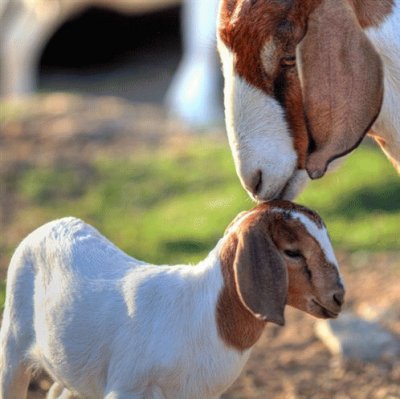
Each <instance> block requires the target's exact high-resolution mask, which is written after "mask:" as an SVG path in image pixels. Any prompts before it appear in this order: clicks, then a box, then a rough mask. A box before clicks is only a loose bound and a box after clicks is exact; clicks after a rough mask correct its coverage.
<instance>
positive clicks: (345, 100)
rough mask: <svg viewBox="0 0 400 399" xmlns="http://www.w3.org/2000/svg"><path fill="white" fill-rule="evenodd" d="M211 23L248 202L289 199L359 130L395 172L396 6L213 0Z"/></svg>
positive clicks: (398, 145)
mask: <svg viewBox="0 0 400 399" xmlns="http://www.w3.org/2000/svg"><path fill="white" fill-rule="evenodd" d="M218 25H219V28H218V47H219V51H220V55H221V60H222V63H223V72H224V77H225V94H224V96H225V114H226V123H227V130H228V136H229V141H230V145H231V149H232V152H233V156H234V160H235V165H236V169H237V172H238V175H239V177H240V179H241V182H242V185H243V186H244V187H245V188H246V190H247V191H248V192H249V194H250V195H251V196H253V197H255V198H256V199H258V200H263V199H273V198H286V199H292V198H294V197H295V196H296V194H297V193H298V192H299V191H300V190H301V189H302V187H303V185H304V183H306V182H307V180H308V178H307V173H306V172H308V175H309V177H311V178H319V177H321V176H323V174H324V173H325V171H326V169H327V167H328V165H329V164H330V162H332V161H333V160H334V159H336V158H338V157H341V156H343V155H345V154H347V153H349V152H350V151H352V150H353V149H354V148H356V147H357V146H358V145H359V143H360V142H361V140H362V139H363V137H364V135H365V134H366V133H367V132H368V131H369V132H370V134H371V135H373V136H374V137H375V138H376V140H377V142H378V143H379V144H380V145H381V147H382V149H383V150H384V151H385V153H386V154H387V156H388V157H389V158H390V159H391V160H392V162H393V164H394V165H395V167H396V168H397V169H398V170H399V172H400V113H399V112H398V109H399V107H400V0H380V1H369V0H368V1H361V0H281V1H272V0H221V5H220V10H219V17H218ZM296 54H297V56H298V58H299V61H298V62H297V63H296ZM371 126H372V129H371ZM370 129H371V130H370Z"/></svg>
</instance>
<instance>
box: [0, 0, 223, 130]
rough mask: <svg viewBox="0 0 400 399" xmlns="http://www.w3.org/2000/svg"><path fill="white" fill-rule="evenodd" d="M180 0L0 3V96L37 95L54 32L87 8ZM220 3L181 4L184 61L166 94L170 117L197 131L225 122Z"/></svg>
mask: <svg viewBox="0 0 400 399" xmlns="http://www.w3.org/2000/svg"><path fill="white" fill-rule="evenodd" d="M179 3H181V0H0V95H2V96H3V97H18V96H21V95H25V94H29V93H32V92H34V91H35V89H36V86H37V83H36V80H37V74H38V71H37V69H38V63H39V59H40V56H41V53H42V51H43V49H44V47H45V45H46V44H47V42H48V41H49V40H50V38H51V36H52V35H53V34H54V33H55V32H56V30H57V29H58V28H59V27H60V26H61V25H62V24H63V23H64V22H66V21H67V20H68V19H70V18H71V17H73V16H74V15H76V14H77V13H79V12H82V11H84V10H85V9H87V8H89V7H94V6H96V7H104V8H108V9H111V10H115V11H118V12H123V13H126V14H129V13H139V12H149V11H152V10H156V9H160V8H162V7H167V6H171V5H175V4H179ZM217 8H218V0H186V1H184V2H183V42H184V54H183V59H182V62H181V64H180V66H179V68H178V71H177V73H176V75H175V77H174V79H173V82H172V84H171V86H170V88H169V90H168V93H167V96H166V103H167V107H168V109H169V110H170V112H171V114H173V115H174V116H176V117H178V118H180V119H182V120H184V121H185V122H187V123H188V124H189V125H193V126H195V127H197V126H198V127H202V126H208V125H210V124H215V123H216V122H220V121H221V120H222V119H223V107H222V101H221V100H220V85H219V80H220V68H219V61H218V55H217V50H216V15H217Z"/></svg>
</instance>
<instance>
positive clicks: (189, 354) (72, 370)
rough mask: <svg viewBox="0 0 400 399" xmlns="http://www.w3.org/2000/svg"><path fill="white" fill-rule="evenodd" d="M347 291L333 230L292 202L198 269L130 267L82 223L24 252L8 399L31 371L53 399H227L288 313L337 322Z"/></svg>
mask: <svg viewBox="0 0 400 399" xmlns="http://www.w3.org/2000/svg"><path fill="white" fill-rule="evenodd" d="M343 299H344V288H343V285H342V280H341V276H340V273H339V269H338V265H337V262H336V259H335V256H334V253H333V250H332V247H331V244H330V242H329V238H328V234H327V231H326V229H325V227H324V224H323V222H322V220H321V219H320V218H319V217H318V216H317V215H316V214H315V213H314V212H312V211H310V210H308V209H306V208H304V207H301V206H299V205H295V204H291V203H289V202H285V201H280V202H278V201H277V202H271V203H270V204H262V205H259V206H258V207H256V208H254V209H253V210H251V211H248V212H244V213H242V214H241V215H239V216H238V217H237V219H236V220H235V221H234V222H233V223H232V224H231V225H230V227H229V228H228V229H227V231H226V233H225V235H224V237H223V238H222V239H221V240H220V241H219V243H218V244H217V246H216V248H215V249H214V250H213V251H212V252H211V253H210V254H209V255H208V257H207V258H206V259H205V260H204V261H202V262H200V263H199V264H198V265H197V266H173V267H171V266H154V265H149V264H145V263H143V262H140V261H138V260H136V259H134V258H131V257H129V256H128V255H126V254H125V253H123V252H122V251H121V250H119V249H118V248H117V247H115V246H114V245H113V244H112V243H111V242H109V241H108V240H107V239H106V238H104V237H103V236H101V235H100V234H99V233H98V232H97V231H96V230H95V229H94V228H93V227H91V226H89V225H87V224H85V223H83V222H82V221H80V220H78V219H74V218H65V219H61V220H57V221H53V222H51V223H48V224H46V225H44V226H42V227H40V228H39V229H37V230H36V231H34V232H33V233H32V234H30V235H29V236H28V237H27V238H26V239H24V240H23V241H22V243H21V244H20V245H19V247H18V248H17V250H16V252H15V254H14V256H13V258H12V261H11V264H10V268H9V272H8V280H7V297H6V305H5V311H4V319H3V325H2V328H1V335H0V398H1V399H21V398H25V395H26V390H27V386H28V382H29V379H30V373H31V370H32V369H35V368H43V369H45V370H46V371H47V372H48V373H49V374H50V376H51V377H52V378H53V379H54V380H55V381H56V383H55V384H54V385H53V387H52V389H51V391H50V393H49V395H50V397H52V398H55V397H60V398H66V397H73V395H76V396H78V397H84V398H107V399H128V398H129V399H136V398H137V399H139V398H142V399H143V398H146V399H150V398H154V399H155V398H160V399H162V398H165V399H206V398H210V399H211V398H218V397H219V396H220V395H221V393H222V392H223V391H224V390H226V389H227V388H228V387H229V385H230V384H232V382H233V381H234V380H235V379H236V378H237V376H238V375H239V373H240V371H241V369H242V367H243V366H244V364H245V363H246V361H247V359H248V357H249V354H250V349H251V347H252V346H253V345H254V344H255V342H256V341H257V340H258V338H259V337H260V335H261V333H262V331H263V329H264V327H265V325H266V322H268V321H270V322H273V323H277V324H279V325H283V323H284V308H285V305H286V304H289V305H291V306H294V307H296V308H298V309H301V310H303V311H306V312H308V313H310V314H312V315H314V316H316V317H321V318H329V317H336V316H337V315H338V313H339V312H340V310H341V306H342V303H343Z"/></svg>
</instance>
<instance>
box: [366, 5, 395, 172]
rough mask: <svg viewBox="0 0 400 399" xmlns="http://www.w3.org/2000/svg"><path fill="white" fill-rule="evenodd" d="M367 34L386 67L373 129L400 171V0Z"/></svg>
mask: <svg viewBox="0 0 400 399" xmlns="http://www.w3.org/2000/svg"><path fill="white" fill-rule="evenodd" d="M366 34H367V36H368V38H369V39H370V40H371V42H372V43H373V44H374V45H375V47H376V49H377V51H378V53H379V54H380V55H381V58H382V61H383V65H384V69H385V70H384V79H385V80H384V86H385V91H384V99H383V105H382V109H381V112H380V115H379V117H378V119H377V120H376V122H375V124H374V126H373V127H372V130H373V133H374V135H376V136H377V137H379V138H380V139H381V140H380V144H381V145H382V149H383V150H384V151H385V153H386V155H387V156H388V157H389V158H390V159H391V160H392V162H393V164H394V166H395V167H396V168H397V171H398V172H399V173H400V112H399V108H400V1H399V0H396V2H395V7H394V10H393V12H392V14H391V15H389V16H388V17H387V18H386V20H385V21H384V22H383V23H382V24H381V25H379V26H378V27H372V28H369V29H367V30H366ZM378 142H379V141H378Z"/></svg>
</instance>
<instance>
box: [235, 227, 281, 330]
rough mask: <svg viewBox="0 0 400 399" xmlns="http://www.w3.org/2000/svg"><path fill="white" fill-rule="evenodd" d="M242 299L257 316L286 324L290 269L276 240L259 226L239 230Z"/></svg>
mask: <svg viewBox="0 0 400 399" xmlns="http://www.w3.org/2000/svg"><path fill="white" fill-rule="evenodd" d="M234 273H235V281H236V286H237V290H238V294H239V297H240V299H241V300H242V302H243V304H244V305H245V306H246V308H247V309H248V310H249V311H250V312H251V313H253V314H254V315H255V316H256V317H257V318H259V319H261V320H264V321H270V322H272V323H276V324H278V325H281V326H282V325H284V323H285V319H284V309H285V305H286V300H287V290H288V287H287V285H288V282H287V271H286V267H285V265H284V263H283V260H282V258H281V256H280V255H279V253H278V251H277V249H276V247H275V244H274V243H273V242H272V240H271V239H270V238H269V237H268V236H267V234H266V232H265V231H262V229H261V228H259V227H258V226H253V227H250V228H247V229H245V230H244V231H242V232H241V233H240V234H239V237H238V244H237V248H236V256H235V262H234Z"/></svg>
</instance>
